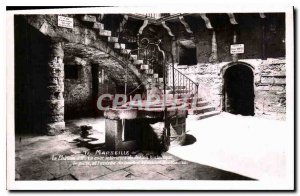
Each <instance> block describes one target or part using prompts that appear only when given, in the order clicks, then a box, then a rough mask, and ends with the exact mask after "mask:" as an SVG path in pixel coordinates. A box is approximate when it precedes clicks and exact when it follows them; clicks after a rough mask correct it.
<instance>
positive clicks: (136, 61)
mask: <svg viewBox="0 0 300 196" xmlns="http://www.w3.org/2000/svg"><path fill="white" fill-rule="evenodd" d="M143 63H144V61H143V60H138V59H137V60H135V61H134V62H133V64H134V65H141V64H143Z"/></svg>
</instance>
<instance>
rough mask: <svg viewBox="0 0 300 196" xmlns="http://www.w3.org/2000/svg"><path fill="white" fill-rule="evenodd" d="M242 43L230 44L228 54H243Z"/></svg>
mask: <svg viewBox="0 0 300 196" xmlns="http://www.w3.org/2000/svg"><path fill="white" fill-rule="evenodd" d="M243 53H244V44H234V45H230V54H243Z"/></svg>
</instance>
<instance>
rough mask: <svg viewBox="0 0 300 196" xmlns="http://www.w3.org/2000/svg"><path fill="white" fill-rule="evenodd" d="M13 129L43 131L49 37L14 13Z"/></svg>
mask: <svg viewBox="0 0 300 196" xmlns="http://www.w3.org/2000/svg"><path fill="white" fill-rule="evenodd" d="M14 25H15V34H14V38H15V130H16V133H21V134H26V133H30V134H42V131H43V130H45V127H44V126H45V124H46V121H47V116H46V113H47V111H46V110H47V108H46V106H47V103H46V100H47V95H48V94H47V88H46V87H47V78H48V61H49V53H50V41H51V40H50V38H49V37H46V36H45V35H43V34H42V33H41V32H39V31H38V30H37V29H35V28H33V27H32V26H30V25H29V24H28V23H27V22H26V21H25V20H24V18H23V17H22V16H18V15H15V17H14Z"/></svg>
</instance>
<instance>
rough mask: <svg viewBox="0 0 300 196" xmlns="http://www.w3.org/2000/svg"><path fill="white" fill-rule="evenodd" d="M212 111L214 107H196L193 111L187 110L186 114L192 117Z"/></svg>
mask: <svg viewBox="0 0 300 196" xmlns="http://www.w3.org/2000/svg"><path fill="white" fill-rule="evenodd" d="M214 110H215V107H213V106H210V105H208V106H203V107H196V108H193V109H189V110H188V114H192V115H195V114H203V113H205V112H211V111H214Z"/></svg>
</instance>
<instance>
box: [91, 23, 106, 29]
mask: <svg viewBox="0 0 300 196" xmlns="http://www.w3.org/2000/svg"><path fill="white" fill-rule="evenodd" d="M93 28H94V29H99V30H100V29H101V30H103V29H104V24H102V23H100V22H94V24H93Z"/></svg>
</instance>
